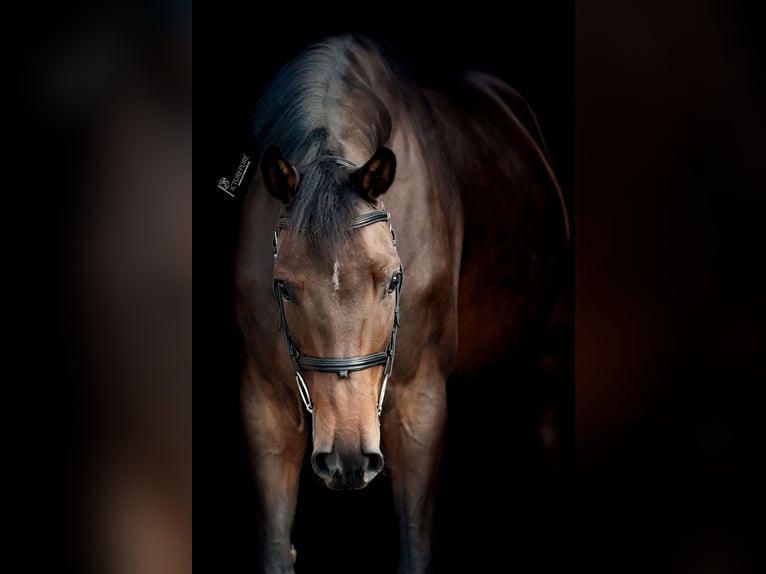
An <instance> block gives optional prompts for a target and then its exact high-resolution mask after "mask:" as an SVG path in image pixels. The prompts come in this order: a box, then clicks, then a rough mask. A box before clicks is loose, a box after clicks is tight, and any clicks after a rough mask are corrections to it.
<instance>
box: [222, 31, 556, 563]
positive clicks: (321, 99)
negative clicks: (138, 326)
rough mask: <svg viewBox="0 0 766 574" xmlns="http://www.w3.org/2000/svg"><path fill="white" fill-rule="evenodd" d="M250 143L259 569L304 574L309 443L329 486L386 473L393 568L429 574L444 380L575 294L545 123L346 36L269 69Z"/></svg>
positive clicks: (247, 373)
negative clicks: (419, 73) (301, 498)
mask: <svg viewBox="0 0 766 574" xmlns="http://www.w3.org/2000/svg"><path fill="white" fill-rule="evenodd" d="M253 134H254V140H255V143H256V145H257V148H258V150H259V153H260V160H259V166H260V172H261V173H260V175H261V177H255V178H253V181H252V182H251V184H250V186H249V187H248V191H247V193H246V195H245V198H244V204H243V211H242V216H241V223H240V230H239V240H238V248H237V254H236V257H235V265H234V295H235V306H236V312H237V322H238V325H239V328H240V330H241V333H242V340H243V351H242V357H243V360H242V378H241V386H240V388H241V407H242V420H243V426H244V430H245V433H246V435H247V441H248V445H249V451H250V457H251V466H252V471H253V474H254V478H255V483H256V486H257V491H258V499H259V503H260V507H261V514H262V516H261V517H260V518H261V526H262V528H261V534H260V540H259V548H260V552H261V568H262V570H263V571H264V572H268V573H273V572H293V571H294V569H293V568H294V561H295V559H296V551H295V549H294V548H293V546H292V543H291V530H292V526H293V521H294V515H295V511H296V506H297V493H298V487H299V474H300V469H301V465H302V463H303V461H304V457H305V456H306V455H307V452H306V451H307V449H308V447H309V445H311V447H312V451H311V453H310V461H311V466H312V468H313V470H314V472H315V473H316V475H317V476H318V477H320V479H321V480H322V481H324V483H325V484H326V486H327V487H329V488H330V489H336V490H343V489H360V488H364V487H365V486H366V485H368V484H369V483H370V482H371V481H372V480H373V479H374V478H375V477H376V475H378V474H379V473H380V472H381V470H382V469H383V468H384V467H385V468H387V472H388V473H389V475H390V482H391V488H392V490H393V500H394V506H395V511H396V514H397V517H398V524H399V548H400V550H399V554H400V555H399V559H398V560H399V572H401V573H421V572H427V571H430V570H431V568H432V544H433V542H432V533H433V527H434V512H435V504H436V501H435V485H436V481H437V475H438V469H439V465H440V460H441V457H442V453H443V450H444V436H445V423H446V408H447V393H446V381H447V379H448V378H449V377H450V376H451V375H453V374H460V373H470V372H473V371H477V370H480V369H482V368H485V367H486V366H487V365H490V364H492V362H493V361H497V360H498V359H499V358H502V357H503V356H506V354H507V352H508V351H509V349H513V348H517V347H518V346H519V345H521V344H522V343H523V341H525V338H526V337H529V336H533V335H534V334H539V333H540V332H541V331H543V330H544V329H545V326H546V325H549V324H550V323H551V321H553V318H554V316H555V315H556V310H557V309H558V308H559V307H560V302H561V300H562V297H563V293H564V291H565V289H564V284H565V283H566V281H565V280H564V277H565V275H566V268H567V265H568V257H569V223H568V217H567V213H566V207H565V204H564V201H563V197H562V192H561V189H560V186H559V184H558V182H557V179H556V176H555V174H554V171H553V169H552V167H551V165H550V163H549V161H548V159H547V155H546V152H545V144H544V140H543V139H542V134H541V132H540V130H539V127H538V126H537V122H536V119H535V117H534V114H533V112H532V111H531V108H530V107H529V106H528V105H527V103H526V101H525V100H524V99H523V98H522V97H521V96H520V95H519V94H518V93H517V92H515V91H514V90H513V89H512V88H510V87H509V86H508V85H506V84H505V83H504V82H502V81H501V80H499V79H497V78H495V77H492V76H490V75H487V74H483V73H479V72H466V73H463V74H461V75H459V76H458V77H456V78H455V79H454V81H450V82H445V83H444V84H443V85H442V86H431V85H429V84H427V83H425V82H421V81H419V80H418V79H417V78H416V77H415V76H414V75H412V74H410V73H409V72H407V71H406V70H405V69H404V67H403V66H402V65H401V64H400V63H398V62H397V61H395V60H394V59H393V58H392V57H391V56H390V55H389V54H388V53H387V52H386V50H384V49H383V48H381V47H380V46H379V45H378V44H377V43H376V42H375V41H374V40H372V39H369V38H366V37H361V36H355V35H340V36H334V37H330V38H326V39H324V40H322V41H320V42H318V43H316V44H314V45H312V46H310V47H308V48H307V49H305V50H304V51H303V52H301V53H300V54H299V55H298V56H296V57H295V58H294V59H293V60H291V61H290V62H289V63H287V64H286V65H285V66H284V67H283V68H282V69H281V70H280V71H279V72H278V73H277V74H276V75H275V77H274V78H273V79H272V80H271V82H270V83H269V84H268V85H267V87H266V88H265V89H264V91H263V93H262V94H261V96H260V98H259V101H258V104H257V106H256V109H255V115H254V121H253ZM488 384H490V383H489V382H488Z"/></svg>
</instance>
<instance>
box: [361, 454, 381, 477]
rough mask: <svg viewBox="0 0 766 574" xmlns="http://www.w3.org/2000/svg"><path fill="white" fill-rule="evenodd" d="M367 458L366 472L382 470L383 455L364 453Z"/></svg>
mask: <svg viewBox="0 0 766 574" xmlns="http://www.w3.org/2000/svg"><path fill="white" fill-rule="evenodd" d="M365 456H367V470H368V471H372V472H380V471H381V470H382V469H383V455H382V454H380V453H379V452H370V453H366V454H365Z"/></svg>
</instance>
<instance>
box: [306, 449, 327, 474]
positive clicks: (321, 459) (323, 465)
mask: <svg viewBox="0 0 766 574" xmlns="http://www.w3.org/2000/svg"><path fill="white" fill-rule="evenodd" d="M329 456H330V453H329V452H315V453H314V454H312V455H311V466H312V467H313V468H314V472H316V473H317V474H318V475H319V476H329V475H330V474H331V472H330V466H329V465H328V464H327V457H329Z"/></svg>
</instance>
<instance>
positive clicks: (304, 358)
mask: <svg viewBox="0 0 766 574" xmlns="http://www.w3.org/2000/svg"><path fill="white" fill-rule="evenodd" d="M344 161H345V160H344ZM338 163H340V162H338ZM341 165H344V164H341ZM381 222H385V223H388V228H389V230H390V231H391V239H392V241H393V244H394V250H396V233H395V232H394V228H393V226H392V225H391V214H390V213H389V212H388V211H371V212H370V213H365V214H364V215H360V216H358V217H356V218H355V219H354V220H353V221H352V222H351V225H350V227H349V228H350V229H359V228H362V227H366V226H368V225H372V224H374V223H381ZM289 228H290V220H289V218H287V217H284V216H280V218H279V220H278V221H277V228H276V230H275V231H274V239H273V241H272V247H273V251H274V261H275V262H276V259H277V245H278V242H279V232H280V230H281V229H289ZM399 273H400V274H401V278H400V280H399V282H398V283H397V285H396V301H395V306H394V326H393V328H392V329H391V339H390V341H389V343H388V347H387V348H386V350H385V351H379V352H377V353H370V354H369V355H360V356H358V357H345V358H337V359H336V358H325V357H311V356H309V355H304V354H303V353H301V352H300V350H299V349H298V346H297V345H296V344H295V342H294V341H293V339H292V337H291V336H290V331H289V330H288V328H287V320H286V319H285V305H284V301H283V300H282V297H281V295H280V293H279V289H278V288H277V282H276V281H275V282H274V297H275V298H276V300H277V308H278V309H279V329H280V330H281V331H282V333H283V334H284V337H285V346H286V347H287V359H288V362H289V363H290V368H291V369H292V371H293V375H294V376H295V382H296V383H297V384H298V392H299V393H300V395H301V399H302V400H303V404H304V406H305V407H306V410H307V411H308V412H310V413H313V412H314V405H313V403H312V402H311V395H310V394H309V388H308V385H306V381H304V380H303V376H302V375H301V371H302V370H303V371H319V372H321V373H338V377H340V378H341V379H346V378H348V374H349V372H352V371H363V370H364V369H369V368H371V367H376V366H378V365H385V367H384V369H383V384H382V385H381V387H380V397H378V416H380V413H381V411H382V409H383V398H384V397H385V395H386V385H387V384H388V379H389V377H390V376H391V371H392V370H393V368H394V354H395V353H396V332H397V331H398V330H399V295H400V293H401V290H402V283H403V282H404V269H403V268H402V266H401V264H399Z"/></svg>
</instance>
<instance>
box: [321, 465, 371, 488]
mask: <svg viewBox="0 0 766 574" xmlns="http://www.w3.org/2000/svg"><path fill="white" fill-rule="evenodd" d="M364 474H365V473H364V472H362V471H361V470H360V471H356V472H349V473H341V472H339V471H335V472H333V473H332V475H331V476H330V478H329V479H327V480H325V484H326V485H327V488H329V489H330V490H361V489H362V488H364V487H366V486H367V485H368V484H370V480H365V477H364Z"/></svg>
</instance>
